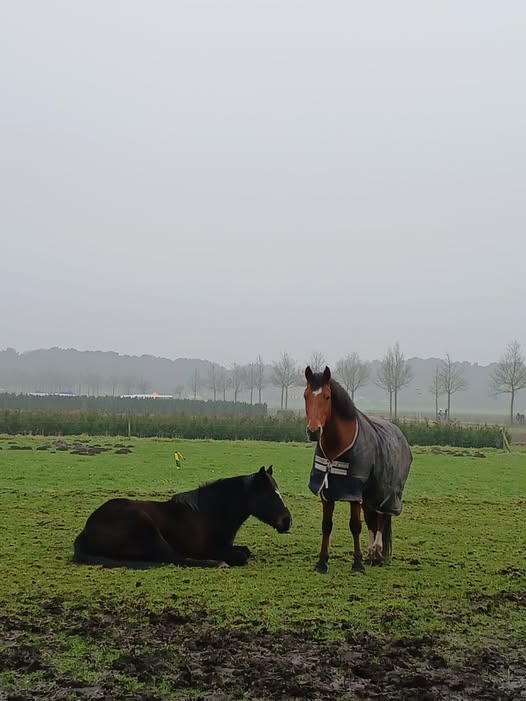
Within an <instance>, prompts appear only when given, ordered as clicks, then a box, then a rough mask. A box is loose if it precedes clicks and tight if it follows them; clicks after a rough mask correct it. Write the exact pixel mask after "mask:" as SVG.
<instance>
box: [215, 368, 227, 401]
mask: <svg viewBox="0 0 526 701" xmlns="http://www.w3.org/2000/svg"><path fill="white" fill-rule="evenodd" d="M229 387H230V377H229V375H228V372H227V371H226V370H225V369H224V368H220V369H219V370H218V373H217V388H218V391H219V392H221V394H222V395H223V401H224V402H226V393H227V390H228V388H229Z"/></svg>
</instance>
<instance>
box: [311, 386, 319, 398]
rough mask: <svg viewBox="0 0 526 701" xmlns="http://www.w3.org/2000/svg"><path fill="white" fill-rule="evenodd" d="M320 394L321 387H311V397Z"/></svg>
mask: <svg viewBox="0 0 526 701" xmlns="http://www.w3.org/2000/svg"><path fill="white" fill-rule="evenodd" d="M320 394H321V387H320V388H319V389H313V390H312V396H313V397H319V396H320Z"/></svg>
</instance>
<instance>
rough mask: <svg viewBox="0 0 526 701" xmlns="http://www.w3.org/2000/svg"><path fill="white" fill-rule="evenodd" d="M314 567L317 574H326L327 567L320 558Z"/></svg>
mask: <svg viewBox="0 0 526 701" xmlns="http://www.w3.org/2000/svg"><path fill="white" fill-rule="evenodd" d="M314 569H315V571H316V572H318V574H327V571H328V569H329V567H328V565H327V563H326V562H323V560H320V561H319V562H318V564H317V565H316V567H315V568H314Z"/></svg>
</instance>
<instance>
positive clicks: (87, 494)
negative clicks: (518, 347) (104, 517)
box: [0, 438, 526, 698]
mask: <svg viewBox="0 0 526 701" xmlns="http://www.w3.org/2000/svg"><path fill="white" fill-rule="evenodd" d="M10 440H12V439H7V438H5V439H2V440H0V447H1V450H0V514H1V522H2V529H1V530H2V538H1V539H0V566H1V571H2V573H3V576H2V577H1V578H0V611H1V612H2V613H1V616H0V657H4V659H7V660H8V662H7V663H4V665H3V666H2V665H1V664H0V670H3V671H0V675H1V676H0V689H1V688H2V685H4V686H5V687H6V688H16V689H17V690H18V691H19V692H23V691H24V689H26V691H27V690H32V692H31V693H34V694H37V695H38V693H40V692H39V691H38V690H39V689H41V690H42V694H41V695H42V697H44V698H47V697H49V698H51V697H52V693H51V691H50V689H51V686H50V684H52V680H53V679H54V678H57V679H58V678H61V679H63V680H66V681H65V682H64V683H65V684H66V686H69V687H71V694H72V696H71V698H77V697H78V698H81V697H84V698H85V697H86V695H88V696H89V694H90V693H92V695H93V698H98V697H99V696H97V694H98V693H99V691H100V688H101V687H100V684H101V683H102V682H101V679H102V678H107V675H108V673H109V672H108V670H112V672H111V680H112V685H113V686H112V689H113V692H112V693H114V694H116V693H117V691H116V690H118V693H119V694H123V695H124V696H129V697H132V696H133V695H134V694H135V695H136V697H142V696H141V694H142V693H143V691H144V689H150V691H151V690H152V689H153V690H155V693H156V694H157V697H158V698H171V697H174V698H182V697H185V695H186V696H188V695H192V694H194V692H195V693H197V691H196V689H197V690H199V689H201V690H202V689H203V688H205V689H206V688H207V686H206V685H207V683H208V682H207V681H206V679H204V680H203V679H201V681H200V682H199V683H197V682H196V679H195V675H194V677H193V676H192V674H190V675H189V676H188V679H186V681H185V678H181V679H179V681H178V684H177V685H176V686H174V684H173V683H170V682H169V681H166V680H164V681H163V679H162V678H160V677H162V675H157V676H156V675H154V676H153V677H152V676H151V675H150V676H148V669H150V668H151V669H155V665H156V664H157V662H156V660H157V657H158V656H159V655H160V656H165V657H167V659H171V660H172V661H174V664H175V661H176V660H177V659H178V656H179V655H180V652H181V650H180V646H181V644H182V642H181V640H180V639H177V638H176V637H175V638H174V637H173V636H171V635H169V636H168V637H166V635H165V634H164V633H163V634H161V633H158V634H157V637H154V639H151V636H150V635H144V636H143V637H142V638H141V640H142V642H141V643H140V645H141V655H142V658H141V659H143V660H144V659H146V660H150V662H149V663H146V662H145V663H144V664H143V666H144V668H145V669H144V670H143V671H142V672H141V673H139V672H138V671H137V667H136V666H135V667H133V665H132V667H130V665H129V664H125V663H124V662H122V663H121V664H120V669H119V660H122V659H123V655H127V656H128V657H129V656H130V654H131V653H130V650H132V651H133V649H134V648H133V646H134V645H135V646H137V645H139V642H138V641H137V640H136V639H135V637H134V630H138V629H143V628H144V626H147V630H148V631H151V627H149V626H150V625H151V622H152V620H155V617H156V616H168V617H170V616H172V618H173V621H172V623H173V622H174V621H175V623H176V624H177V625H179V623H181V622H182V623H181V625H184V626H186V627H187V628H188V626H189V628H188V630H187V632H188V631H191V630H192V627H193V629H196V630H197V628H199V627H200V626H202V625H206V626H215V627H216V628H218V629H227V630H229V631H232V630H240V631H245V630H247V629H250V630H251V631H253V634H254V635H259V634H261V635H267V634H268V635H271V634H272V635H275V636H276V641H279V639H280V638H279V636H280V635H281V634H283V632H284V631H289V632H290V631H296V632H299V633H300V634H301V635H303V636H307V637H308V636H311V637H312V638H313V639H317V640H318V639H323V640H326V641H330V640H336V639H341V638H343V637H347V638H349V636H350V635H353V636H360V635H363V634H364V632H368V633H369V634H370V635H373V636H379V637H378V639H380V638H382V639H384V638H385V639H389V640H396V639H401V640H406V639H409V638H410V639H413V640H414V639H419V638H423V639H432V640H436V641H439V643H440V649H441V650H442V652H443V654H445V655H446V656H447V655H448V654H449V655H451V656H452V657H455V656H456V657H458V655H464V654H468V653H471V652H472V651H473V650H478V649H483V648H486V647H487V646H488V645H490V646H491V647H492V649H494V650H495V651H496V652H498V651H503V652H504V651H509V650H510V649H511V650H519V649H523V644H524V639H525V637H526V616H525V611H524V603H525V594H524V592H525V590H526V562H525V556H524V544H525V543H526V520H525V519H524V513H525V510H526V455H525V454H524V453H520V452H514V453H512V454H505V453H501V452H498V451H484V454H485V457H475V454H476V452H477V451H472V452H471V451H467V452H468V453H469V455H464V456H459V455H454V454H449V453H447V452H444V453H442V454H433V453H432V452H431V451H430V450H423V449H422V450H418V449H416V450H415V456H414V457H415V459H414V464H413V467H412V469H411V473H410V477H409V480H408V484H407V488H406V492H405V505H404V511H403V513H402V515H401V516H400V517H399V518H398V519H395V521H394V559H393V562H392V564H391V565H390V566H389V567H384V568H368V570H367V574H366V575H365V576H362V577H360V576H358V577H356V576H354V577H353V576H351V573H350V568H351V557H350V549H351V538H350V534H349V532H348V526H347V521H348V507H346V505H344V504H341V505H338V507H337V508H336V511H335V528H334V531H333V539H332V548H331V560H330V570H329V574H328V575H326V576H320V575H317V574H315V573H314V572H313V566H314V564H315V561H316V554H317V552H318V548H319V540H320V535H319V534H320V520H321V517H320V507H319V504H318V503H317V500H316V498H315V497H313V496H312V495H311V494H310V492H308V490H307V486H306V484H307V478H308V472H309V468H310V462H311V459H312V449H311V447H310V446H306V445H303V444H301V445H299V444H298V445H294V444H289V445H287V444H269V443H255V442H237V443H229V442H208V441H195V442H190V441H177V442H174V441H165V440H138V439H137V440H134V439H131V440H127V439H126V440H125V441H124V443H126V445H131V446H132V452H131V453H130V454H124V455H118V454H115V452H114V451H115V444H116V443H118V442H119V441H117V440H114V439H109V440H108V439H105V438H101V439H99V440H98V441H97V440H90V442H91V443H97V442H98V443H99V444H100V445H102V446H103V447H104V446H105V444H106V443H108V444H109V445H107V446H105V447H107V448H109V449H110V450H108V452H104V453H101V454H99V455H93V456H79V455H72V454H70V452H68V451H56V450H55V445H54V441H51V440H45V439H37V438H35V439H29V438H19V439H15V443H16V444H17V445H27V446H30V447H31V448H32V449H31V450H13V449H10V443H9V441H10ZM66 442H67V443H68V444H69V443H71V442H72V439H67V441H66ZM42 445H50V446H51V447H50V448H49V449H48V450H41V451H37V450H36V448H37V447H40V446H42ZM175 450H180V451H181V452H182V453H183V454H184V456H185V460H184V463H183V466H182V467H181V469H177V468H176V465H175V461H174V458H173V453H174V451H175ZM270 463H273V464H274V469H275V476H276V479H277V481H278V484H279V487H280V490H281V492H282V493H283V495H284V498H285V500H286V502H287V504H288V505H289V508H290V509H291V511H292V513H293V518H294V525H293V528H292V530H291V532H290V533H289V534H287V535H283V536H280V535H278V534H277V533H275V532H274V531H271V530H270V529H269V528H268V527H266V526H264V525H263V524H260V523H258V522H256V521H253V520H250V521H249V522H247V524H246V525H245V526H244V527H243V528H242V530H241V531H240V533H239V537H238V542H240V543H244V544H247V545H249V546H250V548H251V549H252V551H253V554H254V555H253V560H251V562H250V564H249V565H248V566H247V567H245V568H239V569H238V568H231V569H229V570H189V569H178V568H175V567H170V566H169V567H159V568H154V569H151V570H148V571H140V572H137V571H126V570H104V569H101V568H88V567H78V566H75V565H73V564H72V563H71V552H72V542H73V539H74V537H75V536H76V534H77V533H78V532H79V531H80V530H81V529H82V526H83V524H84V522H85V519H86V517H87V516H88V515H89V513H90V512H91V510H92V509H94V508H95V507H96V506H98V505H99V504H100V503H101V502H102V501H104V500H105V499H107V498H109V497H111V496H116V495H121V496H141V497H143V496H144V497H148V496H154V497H164V496H166V497H168V496H169V495H170V494H172V493H174V492H176V491H183V490H185V489H189V488H193V487H195V486H196V485H198V484H199V483H201V482H203V481H205V480H210V479H214V478H217V477H220V476H228V475H235V474H242V473H246V472H250V471H254V470H255V469H257V468H258V467H259V466H260V465H262V464H265V465H268V464H270ZM178 617H179V618H178ZM188 617H190V618H191V620H190V619H189V618H188ZM192 617H193V618H192ZM179 619H180V621H179ZM170 620H171V619H170ZM178 622H179V623H178ZM163 630H164V629H163ZM185 640H186V638H185ZM130 641H131V642H130ZM134 641H135V642H134ZM185 644H186V643H185ZM327 644H329V642H327ZM5 655H7V657H5ZM148 655H150V657H148ZM9 660H11V662H9ZM115 665H116V668H114V667H115ZM131 669H132V670H135V671H134V672H133V671H130V670H131ZM154 677H155V678H154ZM53 683H54V682H53ZM163 684H164V686H163ZM62 686H63V685H62ZM92 686H93V689H92V691H91V692H90V691H89V689H91V687H92ZM165 687H166V688H165ZM75 688H77V692H76V691H75ZM78 688H82V689H83V691H82V692H80V691H78ZM86 689H88V691H86ZM35 690H36V691H35ZM27 693H29V691H28V692H27ZM77 693H78V694H79V695H78V696H77V695H76V694H77ZM152 693H153V692H152ZM313 693H314V692H313ZM46 694H47V695H48V696H46ZM137 695H138V696H137ZM371 698H372V696H371ZM393 698H397V697H396V696H393Z"/></svg>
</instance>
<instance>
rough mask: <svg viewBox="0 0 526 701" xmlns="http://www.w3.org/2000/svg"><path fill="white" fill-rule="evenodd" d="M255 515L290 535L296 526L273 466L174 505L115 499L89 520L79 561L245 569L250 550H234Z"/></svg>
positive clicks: (79, 542) (184, 496)
mask: <svg viewBox="0 0 526 701" xmlns="http://www.w3.org/2000/svg"><path fill="white" fill-rule="evenodd" d="M249 516H255V517H256V518H258V519H259V520H260V521H263V522H264V523H267V524H268V525H269V526H272V527H273V528H275V529H276V530H277V531H278V533H286V532H287V531H288V530H289V528H290V526H291V523H292V518H291V515H290V512H289V510H288V509H287V507H286V506H285V504H284V502H283V499H282V497H281V494H280V493H279V490H278V487H277V485H276V482H275V481H274V479H273V477H272V465H271V466H270V467H269V468H268V470H265V468H264V467H262V468H261V469H260V470H259V471H258V472H256V473H254V474H251V475H243V476H240V477H230V478H227V479H221V480H217V481H215V482H210V483H209V484H205V485H203V486H201V487H199V488H198V489H194V490H193V491H191V492H182V493H181V494H176V495H175V496H174V497H172V498H171V499H170V500H169V501H136V500H133V499H110V500H109V501H107V502H106V503H104V504H103V505H102V506H100V507H99V508H98V509H96V511H94V512H93V513H92V514H91V516H90V517H89V518H88V520H87V522H86V525H85V526H84V530H83V531H82V532H81V533H80V534H79V535H78V536H77V538H76V540H75V544H74V556H73V559H74V561H75V562H78V563H84V564H88V565H103V566H106V567H131V568H138V567H148V566H150V565H151V564H152V563H172V564H174V565H180V566H186V567H227V566H231V565H232V566H233V565H245V564H246V563H247V561H248V558H249V557H250V550H249V549H248V548H247V547H245V546H239V545H234V538H235V537H236V534H237V532H238V530H239V529H240V527H241V526H242V524H243V523H244V522H245V521H246V520H247V518H248V517H249Z"/></svg>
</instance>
